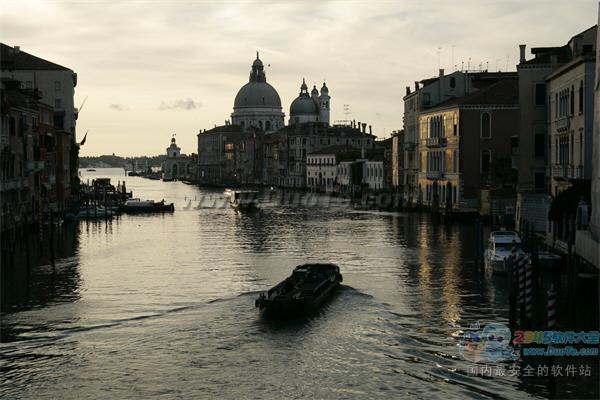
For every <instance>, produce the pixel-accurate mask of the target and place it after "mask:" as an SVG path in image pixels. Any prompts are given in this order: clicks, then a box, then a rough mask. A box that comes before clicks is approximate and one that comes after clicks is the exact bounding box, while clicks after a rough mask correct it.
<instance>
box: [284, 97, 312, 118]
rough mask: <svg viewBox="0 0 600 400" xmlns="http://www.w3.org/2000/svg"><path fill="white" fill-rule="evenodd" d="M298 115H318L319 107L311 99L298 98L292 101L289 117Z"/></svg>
mask: <svg viewBox="0 0 600 400" xmlns="http://www.w3.org/2000/svg"><path fill="white" fill-rule="evenodd" d="M299 114H319V105H318V104H317V102H316V101H315V100H314V99H313V98H312V97H308V96H298V97H296V98H295V99H294V101H292V105H291V106H290V115H299Z"/></svg>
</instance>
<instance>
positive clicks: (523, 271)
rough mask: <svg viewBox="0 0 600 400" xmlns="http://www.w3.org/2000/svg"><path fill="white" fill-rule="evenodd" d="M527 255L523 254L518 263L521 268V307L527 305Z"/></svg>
mask: <svg viewBox="0 0 600 400" xmlns="http://www.w3.org/2000/svg"><path fill="white" fill-rule="evenodd" d="M526 261H527V260H526V258H525V254H521V255H520V256H519V259H518V261H517V264H518V268H519V304H520V305H521V307H522V306H523V304H525V263H526Z"/></svg>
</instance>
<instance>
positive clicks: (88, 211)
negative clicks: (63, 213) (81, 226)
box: [77, 207, 115, 219]
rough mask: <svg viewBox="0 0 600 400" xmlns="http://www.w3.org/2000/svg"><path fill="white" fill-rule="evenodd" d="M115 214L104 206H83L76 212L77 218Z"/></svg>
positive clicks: (108, 216)
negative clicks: (83, 207)
mask: <svg viewBox="0 0 600 400" xmlns="http://www.w3.org/2000/svg"><path fill="white" fill-rule="evenodd" d="M114 215H115V212H114V211H113V210H110V209H107V208H104V207H90V208H85V209H82V210H80V211H79V213H77V218H79V219H92V218H112V217H113V216H114Z"/></svg>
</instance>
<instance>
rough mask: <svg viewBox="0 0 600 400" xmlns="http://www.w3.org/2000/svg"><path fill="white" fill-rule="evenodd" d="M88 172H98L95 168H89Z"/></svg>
mask: <svg viewBox="0 0 600 400" xmlns="http://www.w3.org/2000/svg"><path fill="white" fill-rule="evenodd" d="M86 171H87V172H96V170H95V169H94V168H88V169H86Z"/></svg>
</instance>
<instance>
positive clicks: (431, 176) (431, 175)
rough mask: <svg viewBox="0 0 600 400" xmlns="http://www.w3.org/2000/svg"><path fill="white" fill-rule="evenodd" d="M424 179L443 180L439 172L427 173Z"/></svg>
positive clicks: (442, 175)
mask: <svg viewBox="0 0 600 400" xmlns="http://www.w3.org/2000/svg"><path fill="white" fill-rule="evenodd" d="M425 177H426V178H427V179H444V173H443V172H441V171H427V172H426V173H425Z"/></svg>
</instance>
